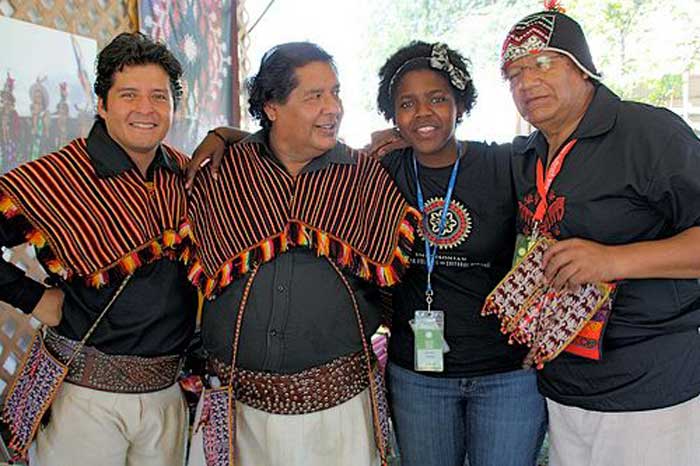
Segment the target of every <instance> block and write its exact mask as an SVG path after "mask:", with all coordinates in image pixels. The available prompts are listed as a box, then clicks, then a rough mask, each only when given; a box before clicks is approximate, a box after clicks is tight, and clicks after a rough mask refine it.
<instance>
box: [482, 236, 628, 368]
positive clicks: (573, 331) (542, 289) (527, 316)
mask: <svg viewBox="0 0 700 466" xmlns="http://www.w3.org/2000/svg"><path fill="white" fill-rule="evenodd" d="M553 243H554V242H553V241H552V240H549V239H541V240H539V241H538V242H537V243H536V244H535V245H534V246H533V247H532V249H531V250H530V251H529V252H528V253H527V255H526V256H525V257H524V258H523V259H522V260H520V261H519V262H518V263H517V264H516V265H515V267H514V268H513V269H512V270H511V271H510V272H509V273H508V275H506V277H505V278H504V279H503V280H502V281H501V283H500V284H499V285H498V286H497V287H496V288H495V289H494V290H493V291H492V292H491V294H489V296H488V297H487V298H486V302H485V303H484V307H483V309H482V311H481V314H482V315H490V314H496V315H497V316H498V318H499V319H500V321H501V331H502V332H503V333H505V334H508V335H509V342H510V343H520V344H523V345H526V346H528V347H529V348H530V352H529V354H528V355H527V357H526V359H525V361H524V363H525V365H528V366H529V365H535V366H537V368H540V369H541V368H542V367H543V365H544V363H546V362H548V361H551V360H552V359H554V358H556V357H557V356H558V355H559V354H560V353H561V352H562V351H568V352H571V353H573V354H577V355H579V356H583V357H587V358H591V359H600V358H601V344H602V336H603V330H604V328H605V321H606V320H607V317H608V315H609V309H610V301H611V293H612V291H613V289H614V286H613V285H611V284H608V283H588V284H585V285H582V286H581V287H579V289H578V290H577V291H575V292H573V291H570V290H562V291H559V292H557V291H554V290H550V289H549V287H548V285H547V284H546V283H545V278H544V268H543V266H542V259H543V256H544V253H545V251H546V250H547V249H548V248H549V247H550V246H551V245H552V244H553ZM579 335H581V336H580V337H578V336H579ZM577 337H578V338H577Z"/></svg>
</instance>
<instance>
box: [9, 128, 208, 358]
mask: <svg viewBox="0 0 700 466" xmlns="http://www.w3.org/2000/svg"><path fill="white" fill-rule="evenodd" d="M87 149H88V153H89V155H90V158H91V161H92V163H93V166H94V168H95V171H96V172H97V174H98V176H100V177H105V178H109V177H114V176H118V175H119V174H120V173H123V172H124V171H127V170H137V168H136V166H135V165H134V163H133V161H132V160H131V158H130V157H129V156H128V155H127V154H126V152H124V150H123V149H122V148H121V147H120V146H119V145H118V144H117V143H116V142H115V141H114V140H113V139H112V138H111V137H110V136H109V134H108V133H107V131H106V129H105V126H104V124H103V123H102V122H96V123H95V125H94V126H93V128H92V130H91V131H90V134H89V136H88V138H87ZM156 170H170V171H172V172H175V173H179V168H178V166H177V163H176V162H175V161H174V160H171V159H170V157H169V156H168V155H167V153H166V152H165V151H164V150H162V149H161V148H160V147H159V148H158V151H157V153H156V157H155V159H154V160H153V162H152V163H151V165H150V166H149V167H148V170H147V177H146V181H148V180H152V179H153V174H154V173H155V172H156ZM25 242H26V238H24V237H23V235H22V232H21V230H20V229H18V228H15V227H14V225H13V223H12V221H8V220H6V219H4V217H0V245H2V246H3V247H13V246H16V245H19V244H23V243H25ZM58 286H59V287H60V288H61V289H62V290H63V292H64V293H65V296H66V297H65V301H64V303H63V319H62V321H61V323H60V324H59V325H58V326H57V327H56V331H57V332H58V333H59V334H61V335H63V336H65V337H67V338H71V339H73V340H79V339H81V338H82V337H83V336H84V335H85V333H86V332H87V330H88V329H89V328H90V326H91V325H92V324H93V323H94V321H95V320H96V319H97V316H98V315H99V314H100V313H101V311H102V309H103V308H104V306H105V305H106V304H107V302H108V301H109V300H110V298H111V296H112V295H113V294H114V292H115V291H116V289H117V288H118V287H119V283H118V282H117V283H110V284H109V285H107V286H105V287H103V288H99V289H95V288H92V287H88V286H86V285H85V284H84V283H83V282H82V281H81V280H75V281H73V282H71V283H65V282H60V283H58ZM43 292H44V287H43V285H41V284H40V283H37V282H36V281H34V280H32V279H30V278H28V277H26V276H25V275H24V272H23V271H22V270H21V269H19V268H17V267H16V266H14V265H12V264H10V263H8V262H5V261H1V262H0V300H2V301H4V302H7V303H9V304H11V305H13V306H15V307H18V308H19V309H21V310H22V311H24V312H26V313H29V312H31V311H32V310H33V309H34V307H35V306H36V304H37V303H38V302H39V300H40V299H41V295H42V294H43ZM196 309H197V293H196V290H195V288H194V287H193V286H191V285H190V283H189V281H188V280H187V272H186V270H185V267H184V266H183V265H182V264H180V263H178V262H175V261H172V260H169V259H161V260H158V261H156V262H153V263H151V264H148V265H145V266H143V267H141V268H139V269H138V270H137V271H136V273H135V274H134V276H133V278H132V280H131V282H130V283H129V284H128V285H127V287H126V288H125V289H124V292H123V293H122V294H121V296H120V297H119V298H118V299H117V301H116V302H115V303H114V305H113V307H112V308H111V309H110V310H109V311H108V313H107V315H106V317H105V318H104V319H103V320H102V322H101V323H100V324H99V325H98V327H97V329H96V330H95V333H94V334H93V336H92V337H91V338H90V339H89V340H88V344H89V345H90V346H94V347H97V348H98V349H99V350H101V351H103V352H105V353H109V354H128V355H139V356H159V355H166V354H177V353H180V352H182V351H183V350H184V349H185V348H186V347H187V344H188V343H189V340H190V338H191V337H192V333H193V332H194V326H195V317H196Z"/></svg>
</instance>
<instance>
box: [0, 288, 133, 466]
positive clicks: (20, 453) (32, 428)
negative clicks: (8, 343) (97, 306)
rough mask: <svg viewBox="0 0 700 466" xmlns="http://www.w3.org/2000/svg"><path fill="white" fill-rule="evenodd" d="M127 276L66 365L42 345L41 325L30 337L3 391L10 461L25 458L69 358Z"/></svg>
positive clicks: (92, 329)
mask: <svg viewBox="0 0 700 466" xmlns="http://www.w3.org/2000/svg"><path fill="white" fill-rule="evenodd" d="M131 277H132V275H127V276H126V277H124V279H123V280H122V282H121V285H119V288H118V289H117V291H116V292H115V293H114V295H112V298H111V299H110V300H109V302H108V303H107V305H106V306H105V307H104V309H103V310H102V313H101V314H100V315H99V317H98V318H97V320H95V322H94V323H93V324H92V327H90V329H89V330H88V331H87V333H86V334H85V336H84V337H83V339H82V340H81V341H80V345H79V346H78V347H77V348H76V349H75V351H74V353H73V355H72V356H71V357H70V359H69V360H68V363H67V364H63V363H61V362H60V361H59V360H58V359H56V358H55V357H54V356H53V355H51V353H50V352H49V350H48V349H47V348H46V345H45V344H44V334H43V328H42V329H40V330H39V331H38V332H37V333H36V335H35V336H34V339H33V340H32V343H31V345H30V346H29V349H28V350H27V353H26V354H25V356H24V359H23V360H22V365H21V366H20V369H19V373H18V374H17V377H15V381H14V382H13V383H12V385H11V386H10V389H9V390H8V391H7V398H6V400H5V406H3V409H2V419H3V421H4V422H7V423H8V424H9V428H10V433H11V434H12V438H11V439H10V442H9V444H8V446H9V447H10V448H11V449H12V450H14V451H15V452H16V455H15V457H14V458H13V459H14V460H22V459H25V458H26V457H27V451H28V450H29V447H30V445H31V443H32V440H34V435H36V431H37V429H38V428H39V425H40V424H41V420H42V418H43V417H44V414H45V413H46V411H47V410H48V409H49V406H51V403H52V402H53V400H54V399H55V398H56V394H57V393H58V389H59V388H60V387H61V384H63V379H65V378H66V375H68V367H70V365H71V362H72V361H73V358H74V357H75V356H76V355H77V353H78V352H79V351H80V349H81V348H82V347H83V345H85V343H86V342H87V340H88V338H90V335H92V333H93V332H94V331H95V329H96V328H97V325H98V324H99V323H100V322H101V321H102V319H103V318H104V316H105V315H106V314H107V311H109V309H110V308H111V307H112V304H114V301H116V299H117V298H118V297H119V295H121V293H122V291H124V288H126V285H127V284H128V283H129V280H131Z"/></svg>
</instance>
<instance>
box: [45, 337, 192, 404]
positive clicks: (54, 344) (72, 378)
mask: <svg viewBox="0 0 700 466" xmlns="http://www.w3.org/2000/svg"><path fill="white" fill-rule="evenodd" d="M45 344H46V347H47V348H48V350H49V351H50V352H51V354H53V355H54V356H55V357H56V358H57V359H58V360H60V361H61V362H63V363H64V364H66V363H67V362H68V360H69V359H70V357H71V355H72V354H73V353H74V352H75V349H76V347H77V346H78V345H79V342H78V341H74V340H70V339H68V338H65V337H62V336H60V335H58V334H57V333H55V332H53V331H51V330H49V331H47V332H46V340H45ZM181 359H182V358H181V357H180V356H177V355H175V356H159V357H154V358H146V357H142V356H129V355H111V354H105V353H103V352H101V351H99V350H97V349H95V348H93V347H89V346H83V347H82V348H81V349H80V350H79V351H78V353H77V355H76V357H75V359H73V362H72V363H71V365H70V367H69V370H68V375H67V376H66V379H65V380H66V381H67V382H70V383H73V384H76V385H81V386H83V387H87V388H92V389H95V390H102V391H107V392H115V393H145V392H155V391H158V390H162V389H164V388H168V387H169V386H171V385H172V384H174V383H175V381H176V380H177V376H178V375H179V373H180V365H181Z"/></svg>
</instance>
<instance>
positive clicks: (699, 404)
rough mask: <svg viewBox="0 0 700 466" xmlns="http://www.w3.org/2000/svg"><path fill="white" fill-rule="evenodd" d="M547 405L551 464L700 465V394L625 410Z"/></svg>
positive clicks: (549, 401) (611, 465)
mask: <svg viewBox="0 0 700 466" xmlns="http://www.w3.org/2000/svg"><path fill="white" fill-rule="evenodd" d="M669 383H673V382H672V381H669ZM547 409H548V411H549V442H550V450H549V464H550V466H698V465H700V397H696V398H693V399H692V400H690V401H686V402H685V403H681V404H678V405H676V406H671V407H669V408H663V409H655V410H650V411H632V412H625V413H604V412H598V411H588V410H585V409H580V408H574V407H571V406H565V405H562V404H559V403H556V402H554V401H552V400H549V399H548V400H547Z"/></svg>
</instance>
